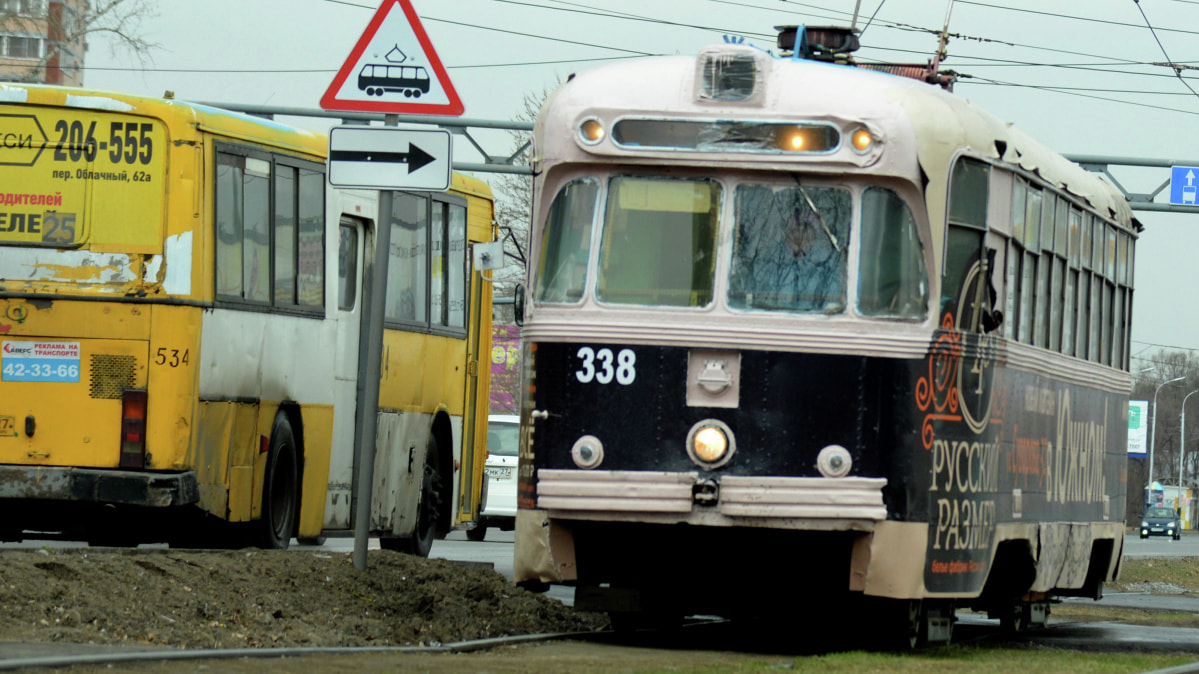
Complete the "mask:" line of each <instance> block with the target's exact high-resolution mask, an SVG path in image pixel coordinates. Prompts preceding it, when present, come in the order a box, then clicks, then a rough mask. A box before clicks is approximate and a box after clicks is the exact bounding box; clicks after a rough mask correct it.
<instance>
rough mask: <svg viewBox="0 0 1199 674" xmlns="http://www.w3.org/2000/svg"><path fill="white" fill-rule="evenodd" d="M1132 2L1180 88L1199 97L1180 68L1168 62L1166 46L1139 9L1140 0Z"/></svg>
mask: <svg viewBox="0 0 1199 674" xmlns="http://www.w3.org/2000/svg"><path fill="white" fill-rule="evenodd" d="M1132 1H1133V4H1135V5H1136V6H1137V10H1138V11H1140V12H1141V18H1143V19H1145V25H1146V26H1149V32H1150V33H1152V34H1153V39H1154V41H1155V42H1157V46H1158V48H1160V49H1161V50H1162V56H1165V57H1166V63H1167V64H1169V65H1170V67H1172V68H1174V74H1175V75H1177V76H1178V81H1180V82H1182V86H1184V87H1186V88H1187V89H1189V90H1190V92H1191V93H1192V94H1195V96H1196V97H1199V93H1195V89H1194V88H1193V87H1192V86H1191V85H1190V84H1188V83H1187V81H1186V78H1184V77H1183V76H1182V68H1181V67H1176V66H1174V65H1173V62H1172V61H1171V60H1170V54H1168V53H1167V52H1166V46H1165V45H1164V44H1162V40H1161V38H1160V37H1158V36H1157V29H1155V28H1154V27H1153V23H1152V22H1150V21H1149V16H1148V15H1147V14H1145V8H1144V7H1141V0H1132Z"/></svg>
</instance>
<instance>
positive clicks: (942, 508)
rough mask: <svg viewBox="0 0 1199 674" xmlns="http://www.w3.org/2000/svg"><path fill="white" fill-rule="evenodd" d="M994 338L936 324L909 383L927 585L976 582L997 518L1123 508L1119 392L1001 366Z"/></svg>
mask: <svg viewBox="0 0 1199 674" xmlns="http://www.w3.org/2000/svg"><path fill="white" fill-rule="evenodd" d="M998 343H999V342H998V340H995V339H992V338H989V337H988V336H985V335H977V334H969V333H967V334H963V333H960V332H956V331H944V332H942V333H941V334H940V335H939V339H938V340H937V342H936V343H935V345H934V348H933V351H932V353H931V354H930V356H929V358H928V361H927V364H926V366H927V370H926V372H925V373H924V374H923V376H921V378H920V379H919V380H918V382H917V386H916V391H917V396H916V404H917V408H918V409H919V410H921V412H922V413H924V419H923V422H922V433H921V437H922V443H923V450H924V451H925V452H926V453H927V456H928V460H929V462H930V464H931V465H930V474H931V482H930V484H929V485H928V523H929V527H928V555H927V562H926V566H925V574H924V577H925V586H926V588H927V589H928V590H929V591H930V592H977V591H979V590H980V589H981V588H982V585H983V583H984V582H985V580H986V577H987V572H988V564H989V562H990V560H991V557H992V553H993V550H994V546H995V544H996V541H995V530H996V525H998V524H1001V523H1004V522H1021V521H1023V522H1102V521H1116V522H1119V521H1122V519H1123V511H1124V497H1123V494H1124V480H1125V477H1126V473H1125V472H1124V470H1122V468H1121V466H1122V459H1123V448H1124V444H1125V439H1124V438H1125V436H1124V434H1125V433H1126V432H1127V419H1126V417H1125V413H1124V412H1123V410H1124V409H1125V405H1124V403H1123V398H1121V397H1120V396H1117V395H1115V394H1111V393H1106V392H1103V391H1098V390H1096V389H1093V388H1086V387H1081V386H1075V385H1070V384H1066V383H1063V382H1060V381H1054V380H1051V379H1049V378H1047V377H1042V376H1039V375H1036V374H1031V373H1027V372H1019V371H1015V370H1012V369H1009V368H1006V367H1002V366H999V365H997V364H996V363H997V362H999V363H1001V362H1004V361H1006V359H1005V358H1000V357H998V356H999V354H998V353H997V352H996V348H997V347H996V345H997V344H998ZM983 361H985V365H980V362H983ZM971 373H973V376H974V377H975V378H976V379H971V376H972V375H971ZM979 373H985V374H984V375H983V376H984V377H985V380H978V379H977V377H978V376H979ZM983 388H985V389H987V390H988V391H989V395H988V397H987V399H986V404H985V405H983V406H979V405H978V401H979V398H978V397H972V396H971V394H972V393H973V392H975V391H979V390H982V389H983Z"/></svg>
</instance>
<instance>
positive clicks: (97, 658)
mask: <svg viewBox="0 0 1199 674" xmlns="http://www.w3.org/2000/svg"><path fill="white" fill-rule="evenodd" d="M606 633H607V634H610V632H602V631H597V632H558V633H551V634H524V635H516V636H506V637H494V638H489V639H476V640H473V641H459V642H455V643H449V644H431V645H428V646H303V647H280V648H201V649H182V650H173V649H153V650H140V649H139V650H128V651H111V650H106V651H104V652H98V653H76V654H71V655H35V656H26V657H8V658H4V657H0V671H18V670H29V669H42V668H63V667H77V666H83V665H94V666H110V665H121V664H130V663H141V662H198V661H217V660H233V659H241V658H263V659H268V658H278V659H286V658H298V657H305V656H312V655H367V654H425V655H434V654H447V653H472V652H475V651H483V650H487V649H492V648H500V647H503V646H516V645H523V644H535V643H545V642H549V641H556V640H560V639H576V640H581V639H590V638H596V637H598V636H600V635H602V634H606ZM13 647H14V648H19V646H13Z"/></svg>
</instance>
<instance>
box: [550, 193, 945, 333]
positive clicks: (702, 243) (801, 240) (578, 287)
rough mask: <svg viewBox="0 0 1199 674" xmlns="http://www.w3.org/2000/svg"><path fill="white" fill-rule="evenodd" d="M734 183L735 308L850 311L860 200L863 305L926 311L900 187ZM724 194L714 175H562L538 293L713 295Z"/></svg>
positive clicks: (619, 299) (888, 313)
mask: <svg viewBox="0 0 1199 674" xmlns="http://www.w3.org/2000/svg"><path fill="white" fill-rule="evenodd" d="M732 191H733V204H732V213H733V222H732V223H731V230H732V231H731V237H730V239H726V241H731V247H732V250H731V255H730V256H729V257H730V258H731V259H730V264H729V267H728V269H729V271H728V283H727V304H728V306H729V307H730V308H732V309H740V310H749V311H771V312H781V313H790V314H840V313H844V312H845V311H846V307H847V303H848V302H849V299H848V297H849V290H848V289H849V287H850V284H849V264H848V261H849V248H850V241H851V236H850V235H851V233H852V229H853V226H854V225H853V224H852V223H853V222H854V211H855V209H856V210H857V211H858V215H857V223H858V224H857V225H856V226H857V227H858V228H859V229H860V232H859V233H858V234H857V235H856V237H855V241H856V243H855V244H854V245H855V246H856V255H857V257H858V264H857V277H856V279H855V281H856V294H855V296H854V297H855V298H856V309H857V313H858V314H859V315H862V316H866V317H871V318H889V319H890V318H899V319H923V318H924V317H925V316H926V315H927V314H928V306H929V281H928V274H927V267H926V263H925V258H924V246H923V243H922V241H921V238H920V233H919V229H918V227H917V224H916V218H915V216H914V215H913V213H912V210H911V209H910V208H909V206H908V204H907V202H905V201H904V200H903V198H901V197H900V196H899V195H898V194H897V193H896V192H894V191H892V190H890V189H887V188H885V187H881V186H865V187H863V188H862V189H861V190H860V191H859V190H856V189H851V187H849V186H831V185H818V184H810V185H809V184H799V183H795V184H780V183H740V184H738V185H736V186H735V187H734V188H733V189H732ZM722 194H723V188H722V187H721V184H720V183H718V182H716V181H715V180H711V179H687V178H674V177H664V176H614V177H612V178H610V179H609V182H608V187H607V190H606V191H605V190H604V189H602V183H601V182H600V180H599V179H596V178H581V179H577V180H573V181H571V182H569V183H567V184H566V185H564V186H563V187H562V188H561V189H560V190H559V191H558V194H557V195H556V196H555V198H554V201H553V203H552V204H551V206H550V209H549V212H548V214H547V218H546V223H545V231H544V235H543V237H542V239H541V255H540V258H539V265H538V271H537V275H536V279H535V281H534V283H535V285H534V292H533V297H534V299H535V300H536V301H537V302H542V303H563V304H564V303H570V304H573V303H578V302H581V301H582V300H583V297H584V295H585V294H586V292H587V291H588V289H589V288H593V289H594V293H595V297H596V299H597V300H599V301H600V302H604V303H610V304H625V305H640V306H662V307H705V306H709V305H711V304H712V303H713V300H714V299H715V298H714V289H715V287H716V282H715V275H716V264H715V261H716V258H717V257H719V254H718V252H717V241H718V237H717V232H718V229H719V224H718V219H719V213H720V209H721V205H720V203H721V199H722ZM600 213H602V218H601V217H599V214H600ZM595 227H599V232H598V236H593V229H594V228H595ZM593 239H595V241H593ZM593 245H598V248H599V250H598V253H597V254H596V255H595V256H594V257H593V255H592V251H591V249H592V246H593ZM726 254H727V253H726ZM589 263H590V264H593V265H595V266H594V267H592V268H591V269H592V271H591V272H590V273H591V276H590V277H589V276H588V273H589V272H588V265H589ZM588 278H590V279H591V281H590V282H589V281H588V280H587V279H588Z"/></svg>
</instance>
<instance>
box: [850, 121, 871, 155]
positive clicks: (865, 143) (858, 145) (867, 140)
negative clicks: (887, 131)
mask: <svg viewBox="0 0 1199 674" xmlns="http://www.w3.org/2000/svg"><path fill="white" fill-rule="evenodd" d="M849 144H850V145H852V146H853V149H854V150H855V151H857V152H859V153H863V154H865V153H866V152H869V151H870V148H871V147H873V146H874V134H872V133H870V131H869V130H867V129H866V128H865V127H858V128H857V129H855V130H854V131H853V133H851V134H849Z"/></svg>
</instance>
